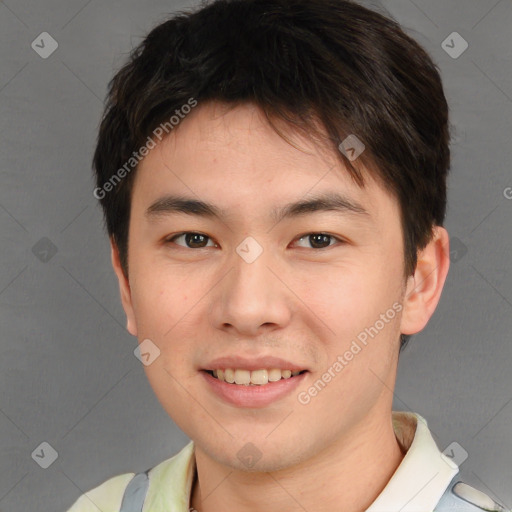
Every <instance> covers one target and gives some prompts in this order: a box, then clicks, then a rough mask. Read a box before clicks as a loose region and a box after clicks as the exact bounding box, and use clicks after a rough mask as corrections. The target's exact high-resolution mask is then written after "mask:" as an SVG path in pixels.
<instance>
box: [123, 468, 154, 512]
mask: <svg viewBox="0 0 512 512" xmlns="http://www.w3.org/2000/svg"><path fill="white" fill-rule="evenodd" d="M148 472H149V469H148V470H147V471H145V472H144V473H137V474H136V475H135V476H134V477H133V478H132V479H131V480H130V482H129V483H128V485H127V487H126V489H125V491H124V496H123V502H122V503H121V508H120V510H119V512H142V507H143V506H144V501H145V499H146V494H147V492H148V487H149V476H148Z"/></svg>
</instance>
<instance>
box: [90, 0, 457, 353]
mask: <svg viewBox="0 0 512 512" xmlns="http://www.w3.org/2000/svg"><path fill="white" fill-rule="evenodd" d="M190 98H195V100H196V101H198V102H199V103H202V102H206V101H209V100H218V101H222V102H225V103H228V104H232V105H233V106H235V105H237V104H240V103H246V102H251V103H254V104H256V105H257V106H258V107H260V108H261V109H262V111H263V112H264V113H265V114H266V116H267V118H268V120H269V122H270V123H271V124H272V122H271V121H272V119H278V120H282V121H285V122H286V123H287V124H289V125H290V127H293V129H296V130H299V131H302V132H303V133H305V134H309V135H310V136H312V137H315V139H316V140H323V141H325V142H326V143H327V144H330V145H331V146H332V148H334V149H336V151H337V153H338V156H339V158H340V160H341V162H343V164H344V165H345V166H346V167H347V168H348V170H349V172H350V175H351V176H352V178H353V179H354V180H355V181H356V182H357V183H358V184H359V185H360V186H364V180H363V176H362V174H361V172H360V170H359V169H358V167H357V166H356V165H355V164H356V163H357V164H358V165H359V164H362V165H363V166H364V167H365V168H367V169H371V172H372V175H373V177H374V178H375V179H377V180H379V181H380V182H381V183H382V184H383V185H384V186H385V187H386V188H387V189H388V190H389V191H390V192H391V193H392V194H393V195H394V196H395V197H396V198H397V200H398V202H399V204H400V211H401V225H402V230H403V233H404V255H405V268H404V275H405V277H407V276H409V275H411V274H412V273H414V270H415V267H416V262H417V251H418V250H421V249H423V248H424V247H425V246H426V245H427V243H428V242H429V241H430V240H431V237H432V228H433V226H434V225H439V226H442V224H443V221H444V217H445V210H446V177H447V173H448V170H449V166H450V151H449V138H450V136H449V126H448V106H447V102H446V99H445V96H444V92H443V87H442V82H441V78H440V74H439V71H438V68H437V66H436V65H435V64H434V63H433V62H432V60H431V58H430V57H429V55H428V54H427V53H426V51H425V50H424V49H423V48H422V47H421V46H420V45H419V44H418V43H417V42H416V41H415V40H414V39H412V38H411V37H409V36H408V35H406V34H405V33H404V31H403V30H402V29H401V27H400V26H399V24H398V23H396V22H395V21H394V20H392V19H389V18H388V17H385V16H383V15H381V14H379V13H377V12H375V11H373V10H370V9H367V8H365V7H363V6H361V5H359V4H357V3H356V2H354V1H351V0H215V1H213V2H212V3H210V4H206V5H203V6H201V7H200V8H197V9H195V10H192V11H190V12H184V11H181V12H179V13H177V14H175V15H173V16H172V17H171V18H170V19H168V20H166V21H164V22H163V23H160V24H159V25H158V26H156V27H155V28H154V29H153V30H152V31H151V32H150V33H149V34H148V35H147V37H146V38H145V39H144V40H143V41H142V42H141V43H140V44H139V45H138V46H137V47H136V48H135V49H134V50H132V52H131V54H130V57H129V59H128V62H127V63H126V64H125V65H124V66H123V67H122V68H121V69H120V70H119V71H118V72H117V73H116V74H115V76H114V77H113V78H112V80H111V81H110V83H109V89H108V95H107V101H106V106H105V112H104V115H103V119H102V122H101V126H100V130H99V134H98V140H97V147H96V150H95V153H94V159H93V167H94V170H95V173H96V182H97V187H98V189H96V190H100V189H101V187H103V186H104V184H105V183H107V182H108V181H109V179H111V178H112V176H113V174H114V173H115V172H116V170H118V169H120V168H121V166H123V165H124V164H125V163H126V162H127V161H128V160H129V159H130V157H131V155H132V154H133V152H134V150H135V149H137V148H139V147H140V146H142V145H143V144H144V142H145V141H146V140H147V138H148V137H149V136H150V135H151V134H152V133H153V130H154V129H155V127H156V126H158V125H160V124H162V123H163V122H165V120H168V119H169V118H170V117H171V116H172V115H173V113H174V112H175V111H176V110H179V109H180V108H181V107H182V105H184V104H187V102H189V101H190ZM316 126H320V127H322V130H320V129H317V128H315V127H316ZM350 134H355V135H356V136H357V138H358V139H360V140H361V141H362V142H363V143H364V145H365V150H364V152H363V153H362V154H361V155H360V156H359V158H358V159H357V160H356V161H354V162H351V161H350V160H349V159H348V158H347V157H346V156H345V154H344V152H343V151H339V150H338V147H339V145H340V142H341V141H343V140H344V139H345V138H346V137H347V136H348V135H350ZM135 172H136V167H135V168H134V170H133V172H131V173H123V176H125V177H123V179H122V180H120V181H119V183H116V184H115V186H113V187H110V188H111V189H112V190H111V191H110V192H109V193H102V195H101V196H100V197H99V198H100V201H101V205H102V207H103V211H104V215H105V222H106V227H107V230H108V233H109V235H110V236H111V238H112V239H113V241H114V242H115V244H116V245H117V247H118V249H119V252H120V258H121V264H122V267H123V270H124V272H125V274H126V275H128V254H127V248H128V226H129V220H130V198H131V189H132V184H133V178H134V175H135ZM102 190H103V189H102ZM96 197H98V196H96ZM407 340H408V337H407V336H404V335H402V337H401V347H400V348H401V349H402V348H403V347H404V346H405V344H406V342H407Z"/></svg>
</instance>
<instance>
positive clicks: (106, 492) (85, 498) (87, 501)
mask: <svg viewBox="0 0 512 512" xmlns="http://www.w3.org/2000/svg"><path fill="white" fill-rule="evenodd" d="M134 475H135V473H124V474H122V475H117V476H114V477H112V478H110V479H108V480H106V481H105V482H103V483H102V484H100V485H98V486H97V487H95V488H94V489H91V490H90V491H88V492H86V493H85V494H82V496H80V497H79V498H78V499H77V500H76V501H75V503H73V505H72V506H71V508H70V509H68V511H67V512H107V511H108V512H111V511H114V510H119V509H120V508H121V502H122V500H123V495H124V491H125V489H126V487H127V485H128V483H129V482H130V481H131V479H132V478H133V476H134Z"/></svg>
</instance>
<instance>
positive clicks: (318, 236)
mask: <svg viewBox="0 0 512 512" xmlns="http://www.w3.org/2000/svg"><path fill="white" fill-rule="evenodd" d="M301 240H305V241H306V242H308V243H309V244H310V247H308V249H309V248H312V249H326V248H327V247H330V246H331V245H332V244H331V243H330V241H331V240H337V241H338V242H340V243H343V240H341V239H339V238H337V237H335V236H333V235H329V234H327V233H309V234H307V235H303V236H301V237H300V238H299V242H300V241H301Z"/></svg>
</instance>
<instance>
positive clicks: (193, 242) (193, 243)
mask: <svg viewBox="0 0 512 512" xmlns="http://www.w3.org/2000/svg"><path fill="white" fill-rule="evenodd" d="M182 237H184V238H183V239H184V241H185V246H184V247H187V248H188V249H203V248H205V247H206V245H205V242H206V240H209V239H210V237H209V236H207V235H203V234H202V233H196V232H195V231H186V232H184V233H178V234H177V235H174V236H172V237H170V238H167V239H166V240H165V242H166V243H169V242H174V243H175V241H176V240H178V239H180V238H182ZM212 243H213V242H212ZM176 245H180V246H182V247H183V245H182V244H176ZM210 247H216V244H213V246H212V245H211V246H210Z"/></svg>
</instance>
